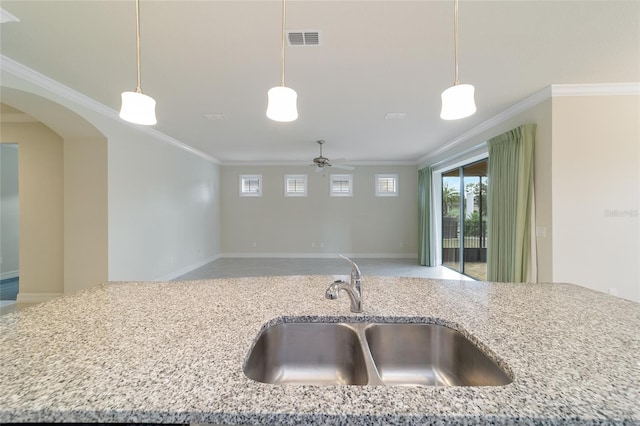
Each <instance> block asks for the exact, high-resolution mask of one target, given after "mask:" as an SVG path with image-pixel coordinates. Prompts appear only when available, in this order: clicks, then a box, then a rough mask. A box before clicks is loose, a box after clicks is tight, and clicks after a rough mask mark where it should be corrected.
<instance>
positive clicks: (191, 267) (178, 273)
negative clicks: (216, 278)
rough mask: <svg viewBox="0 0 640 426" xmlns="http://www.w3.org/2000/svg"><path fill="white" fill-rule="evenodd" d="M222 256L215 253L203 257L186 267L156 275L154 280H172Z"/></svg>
mask: <svg viewBox="0 0 640 426" xmlns="http://www.w3.org/2000/svg"><path fill="white" fill-rule="evenodd" d="M219 257H220V256H219V255H213V256H209V257H207V258H206V259H201V260H199V261H197V262H195V263H192V264H191V265H187V266H185V267H182V268H180V269H176V270H175V271H173V272H170V273H168V274H165V275H162V276H159V277H156V278H155V279H154V281H171V280H173V279H176V278H178V277H180V276H182V275H184V274H188V273H189V272H191V271H193V270H196V269H198V268H200V267H202V266H204V265H206V264H207V263H211V262H213V261H214V260H216V259H218V258H219Z"/></svg>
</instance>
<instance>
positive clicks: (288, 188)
mask: <svg viewBox="0 0 640 426" xmlns="http://www.w3.org/2000/svg"><path fill="white" fill-rule="evenodd" d="M284 196H285V197H306V196H307V175H284Z"/></svg>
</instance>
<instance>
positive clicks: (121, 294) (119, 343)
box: [0, 276, 640, 425]
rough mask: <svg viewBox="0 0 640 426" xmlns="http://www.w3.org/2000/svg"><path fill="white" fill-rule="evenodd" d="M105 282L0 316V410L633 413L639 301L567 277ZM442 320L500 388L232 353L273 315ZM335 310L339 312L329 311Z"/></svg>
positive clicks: (509, 420)
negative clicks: (353, 372)
mask: <svg viewBox="0 0 640 426" xmlns="http://www.w3.org/2000/svg"><path fill="white" fill-rule="evenodd" d="M332 280H333V277H330V276H315V277H314V276H299V277H291V276H288V277H269V278H236V279H220V280H209V281H190V282H171V283H143V282H140V283H107V284H103V285H100V286H98V287H95V288H92V289H89V290H85V291H82V292H79V293H76V294H72V295H68V296H65V297H62V298H59V299H56V300H53V301H50V302H48V303H45V304H42V305H38V306H34V307H32V308H28V309H25V310H23V311H21V312H18V313H14V314H7V315H3V316H1V317H0V327H1V331H0V422H1V423H9V422H48V421H57V422H120V423H123V422H152V423H224V424H238V423H243V424H244V423H262V424H267V423H269V424H310V423H316V424H443V425H444V424H455V423H463V424H527V423H529V424H640V304H637V303H633V302H629V301H625V300H622V299H617V298H614V297H611V296H607V295H605V294H601V293H597V292H594V291H590V290H587V289H584V288H581V287H578V286H574V285H565V284H534V285H524V284H487V283H479V282H468V281H466V282H462V281H435V280H425V279H411V278H389V277H384V278H377V277H367V276H365V281H364V287H363V288H364V313H363V314H351V313H350V312H349V302H348V298H347V297H346V295H342V296H341V297H340V299H338V300H327V299H325V298H324V291H325V289H326V287H327V285H328V284H329V283H330V282H331V281H332ZM288 317H310V318H307V320H310V321H313V320H315V319H317V318H319V317H330V318H331V319H333V320H336V319H338V318H340V317H349V318H351V317H358V318H362V319H374V320H376V319H377V320H380V319H384V318H387V317H398V318H405V319H409V320H416V321H417V320H419V321H427V322H429V321H438V320H444V321H446V322H447V323H449V324H455V326H456V327H458V328H460V329H461V330H463V331H464V332H466V333H470V334H471V335H472V336H473V338H475V339H477V341H479V342H480V343H481V344H482V345H486V346H487V347H488V348H490V349H491V351H492V352H493V354H494V355H495V356H496V357H497V358H498V359H499V360H500V361H501V362H502V363H504V364H505V365H506V366H507V367H508V369H509V370H510V371H511V372H512V373H513V375H514V381H513V383H511V384H509V385H506V386H497V387H429V386H388V387H382V386H302V385H300V386H299V385H284V386H277V385H269V384H263V383H258V382H255V381H252V380H250V379H248V378H247V377H245V375H244V374H243V372H242V364H243V362H244V360H245V357H246V355H247V352H248V350H249V349H250V347H251V346H252V342H253V340H254V338H255V337H256V336H257V334H258V332H259V331H260V329H261V328H262V327H263V325H264V324H265V323H267V322H270V321H272V320H276V321H277V319H278V318H288ZM342 319H344V318H342Z"/></svg>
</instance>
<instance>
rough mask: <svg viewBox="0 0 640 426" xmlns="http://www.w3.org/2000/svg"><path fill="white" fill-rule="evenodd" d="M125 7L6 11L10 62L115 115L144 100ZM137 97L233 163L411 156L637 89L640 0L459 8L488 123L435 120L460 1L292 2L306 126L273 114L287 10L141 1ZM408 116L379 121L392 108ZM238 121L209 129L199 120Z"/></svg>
mask: <svg viewBox="0 0 640 426" xmlns="http://www.w3.org/2000/svg"><path fill="white" fill-rule="evenodd" d="M134 4H135V3H134V2H133V0H130V1H113V0H112V1H87V0H85V1H66V0H65V1H59V0H58V1H55V0H49V1H25V0H22V1H10V0H2V3H1V6H2V8H3V9H5V10H7V11H9V12H10V13H12V14H13V15H15V16H17V17H18V18H20V20H21V21H20V22H19V23H8V24H2V25H1V26H0V29H1V37H2V38H1V39H0V41H1V43H0V44H1V51H2V54H4V55H6V56H8V57H10V58H12V59H14V60H16V61H18V62H20V63H22V64H24V65H26V66H28V67H30V68H32V69H34V70H36V71H39V72H40V73H42V74H45V75H47V76H48V77H51V78H53V79H54V80H57V81H58V82H60V83H62V84H64V85H66V86H69V87H71V88H73V89H75V90H77V91H79V92H81V93H83V94H85V95H87V96H89V97H91V98H93V99H95V100H96V101H98V102H101V103H103V104H105V105H107V106H108V107H110V108H113V109H114V110H118V109H119V107H120V93H121V92H123V91H129V90H134V89H135V83H136V78H135V77H136V74H135V6H134ZM140 8H141V11H140V13H141V37H142V41H141V43H142V47H141V48H142V89H143V91H144V92H145V93H146V94H148V95H150V96H152V97H154V98H155V99H156V101H157V103H158V106H157V116H158V124H157V125H156V126H155V128H156V129H157V130H159V131H161V132H163V133H165V134H167V135H169V136H171V137H173V138H175V139H178V140H179V141H182V142H183V143H185V144H188V145H190V146H192V147H194V148H196V149H198V150H201V151H203V152H205V153H207V154H209V155H211V156H213V157H215V158H217V159H219V160H221V161H222V162H223V163H231V162H244V161H274V162H277V161H306V160H310V159H311V158H312V157H314V156H316V155H317V145H316V144H315V140H316V139H325V140H326V141H327V144H326V145H325V152H324V153H325V155H326V156H327V157H329V158H332V159H334V158H341V159H346V160H347V161H354V162H357V161H417V160H418V159H419V158H421V157H423V156H424V155H426V154H428V153H429V152H430V151H433V150H434V149H436V148H437V147H439V146H441V145H443V144H445V143H446V142H448V141H450V140H451V139H453V138H455V137H456V136H458V135H460V134H461V133H463V132H465V131H466V130H468V129H470V128H472V127H474V126H476V125H478V124H480V123H482V122H483V121H485V120H487V119H489V118H491V117H492V116H494V115H496V114H498V113H499V112H501V111H503V110H505V109H506V108H508V107H509V106H511V105H513V104H515V103H517V102H518V101H520V100H522V99H523V98H525V97H527V96H528V95H530V94H532V93H534V92H536V91H537V90H539V89H541V88H543V87H545V86H548V85H550V84H565V83H580V84H584V83H620V82H631V81H638V80H640V2H639V1H623V2H618V1H516V0H508V1H507V0H504V1H472V0H468V1H464V0H463V1H461V2H460V80H461V81H462V82H463V83H470V84H473V85H475V87H476V104H477V105H478V112H477V113H476V114H475V115H474V116H472V117H470V118H467V119H463V120H459V121H455V122H447V121H443V120H441V119H440V118H439V109H440V93H441V92H442V90H444V89H446V88H447V87H448V86H450V85H451V84H452V81H453V1H452V0H449V1H396V0H393V1H392V0H389V1H306V0H289V1H288V2H287V29H291V30H296V29H302V30H307V29H312V30H319V31H320V32H321V36H322V45H321V46H319V47H289V48H288V49H287V86H289V87H292V88H294V89H295V90H296V91H297V92H298V110H299V113H300V118H299V119H298V120H297V121H295V122H292V123H275V122H272V121H270V120H269V119H267V118H266V116H265V110H266V99H267V95H266V94H267V91H268V90H269V88H271V87H273V86H276V85H279V81H280V37H281V34H280V25H281V23H280V13H281V3H280V1H270V0H269V1H267V0H263V1H189V0H179V1H178V0H175V1H160V0H144V1H141V6H140ZM390 112H391V113H396V112H401V113H406V118H404V119H401V120H385V115H386V114H387V113H390ZM219 113H222V114H225V115H226V116H227V117H228V120H208V119H207V118H205V116H204V115H205V114H219Z"/></svg>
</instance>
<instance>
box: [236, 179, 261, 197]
mask: <svg viewBox="0 0 640 426" xmlns="http://www.w3.org/2000/svg"><path fill="white" fill-rule="evenodd" d="M256 179H257V180H258V190H257V191H253V192H248V191H244V185H243V183H244V181H245V180H256ZM239 182H240V196H241V197H262V175H240V179H239Z"/></svg>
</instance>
